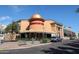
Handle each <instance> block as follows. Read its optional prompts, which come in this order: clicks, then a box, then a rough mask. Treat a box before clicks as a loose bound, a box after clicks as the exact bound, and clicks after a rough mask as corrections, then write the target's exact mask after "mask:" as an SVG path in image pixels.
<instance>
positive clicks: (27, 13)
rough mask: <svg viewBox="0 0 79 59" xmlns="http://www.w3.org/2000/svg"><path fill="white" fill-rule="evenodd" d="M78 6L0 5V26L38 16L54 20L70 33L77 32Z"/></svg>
mask: <svg viewBox="0 0 79 59" xmlns="http://www.w3.org/2000/svg"><path fill="white" fill-rule="evenodd" d="M77 8H79V6H78V5H0V24H4V25H8V24H10V23H11V22H12V21H17V20H19V19H27V20H28V19H29V18H31V17H32V15H33V14H36V13H38V14H40V15H41V16H42V17H43V18H44V19H46V20H49V19H51V20H55V21H56V22H59V23H61V24H63V25H64V26H65V27H71V28H72V31H74V32H79V13H76V12H75V11H76V9H77Z"/></svg>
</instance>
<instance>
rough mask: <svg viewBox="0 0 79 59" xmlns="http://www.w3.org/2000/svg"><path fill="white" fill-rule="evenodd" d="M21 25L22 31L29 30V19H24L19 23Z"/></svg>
mask: <svg viewBox="0 0 79 59" xmlns="http://www.w3.org/2000/svg"><path fill="white" fill-rule="evenodd" d="M19 26H20V30H19V31H20V32H23V31H27V28H28V26H29V21H26V20H23V21H21V22H20V23H19Z"/></svg>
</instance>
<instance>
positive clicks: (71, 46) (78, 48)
mask: <svg viewBox="0 0 79 59" xmlns="http://www.w3.org/2000/svg"><path fill="white" fill-rule="evenodd" d="M63 45H64V46H58V47H57V48H49V49H48V50H42V51H43V52H44V53H47V54H79V41H77V42H72V43H67V44H63Z"/></svg>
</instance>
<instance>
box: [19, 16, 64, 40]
mask: <svg viewBox="0 0 79 59" xmlns="http://www.w3.org/2000/svg"><path fill="white" fill-rule="evenodd" d="M18 29H19V33H20V34H21V37H22V38H35V39H36V40H40V39H41V38H51V37H52V36H59V37H62V38H63V37H64V31H63V25H62V24H60V23H58V22H56V21H53V20H50V19H48V20H46V19H44V18H43V17H42V16H40V15H39V14H34V15H33V16H32V17H31V18H30V19H28V20H26V19H22V20H19V21H18Z"/></svg>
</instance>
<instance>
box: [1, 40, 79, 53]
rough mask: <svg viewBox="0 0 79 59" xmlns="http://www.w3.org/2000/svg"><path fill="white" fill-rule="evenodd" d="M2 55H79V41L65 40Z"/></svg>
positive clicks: (5, 51)
mask: <svg viewBox="0 0 79 59" xmlns="http://www.w3.org/2000/svg"><path fill="white" fill-rule="evenodd" d="M0 54H79V40H63V41H62V42H52V43H51V44H48V45H42V46H37V47H32V48H24V49H13V50H0Z"/></svg>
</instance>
